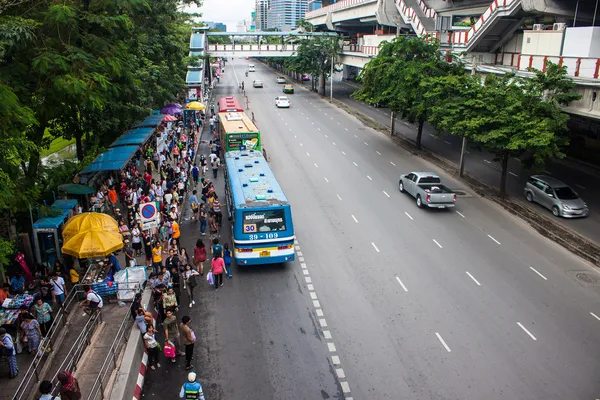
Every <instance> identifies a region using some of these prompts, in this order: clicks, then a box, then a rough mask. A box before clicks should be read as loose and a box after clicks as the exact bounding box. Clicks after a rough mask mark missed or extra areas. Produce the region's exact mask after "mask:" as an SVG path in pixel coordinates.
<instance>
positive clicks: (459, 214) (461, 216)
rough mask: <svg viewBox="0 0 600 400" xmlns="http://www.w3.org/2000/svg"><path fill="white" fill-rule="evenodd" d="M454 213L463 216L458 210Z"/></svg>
mask: <svg viewBox="0 0 600 400" xmlns="http://www.w3.org/2000/svg"><path fill="white" fill-rule="evenodd" d="M456 213H457V214H458V215H460V216H461V217H463V218H464V217H465V216H464V215H462V214H461V213H460V212H458V211H457V212H456Z"/></svg>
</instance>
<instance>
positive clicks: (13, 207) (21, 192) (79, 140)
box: [0, 0, 201, 258]
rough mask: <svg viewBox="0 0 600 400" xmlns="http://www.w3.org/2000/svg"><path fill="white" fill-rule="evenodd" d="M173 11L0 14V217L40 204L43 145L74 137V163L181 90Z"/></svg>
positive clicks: (70, 0) (51, 8) (67, 3)
mask: <svg viewBox="0 0 600 400" xmlns="http://www.w3.org/2000/svg"><path fill="white" fill-rule="evenodd" d="M183 3H195V4H197V5H201V1H200V0H186V1H183ZM180 5H181V2H180V1H178V0H163V1H150V0H120V1H112V0H111V1H109V0H96V1H90V0H64V1H61V2H48V1H41V2H33V3H31V2H24V1H18V0H13V1H10V2H4V3H3V5H2V6H0V96H1V98H2V102H1V105H0V118H1V120H2V121H3V124H2V127H0V179H1V180H2V182H3V185H2V188H3V190H1V191H0V212H3V213H6V212H11V213H12V212H19V211H25V210H27V208H28V207H29V205H34V206H35V205H36V203H37V202H38V201H39V200H40V198H39V196H40V193H39V189H40V188H41V187H43V186H44V185H43V184H42V181H43V179H44V177H43V176H42V174H41V173H40V151H41V150H42V149H43V148H45V147H47V146H49V144H50V141H51V140H52V139H53V138H65V139H75V143H76V147H77V158H78V159H79V160H80V161H83V160H84V159H85V158H86V157H87V156H90V157H91V156H94V155H95V151H97V150H98V149H101V148H102V147H103V146H106V145H107V144H108V143H110V142H111V141H113V140H114V139H115V138H116V137H117V136H119V135H120V134H121V133H122V132H123V131H125V130H126V129H128V128H129V127H130V126H131V125H132V124H133V123H134V122H136V121H138V120H140V119H141V118H143V117H145V116H147V115H148V114H149V113H150V112H151V110H153V109H155V108H159V107H161V106H162V105H164V104H165V103H167V102H170V101H172V100H175V98H176V96H177V95H178V94H180V93H182V92H183V90H184V88H185V74H186V67H187V65H188V57H187V55H188V51H189V49H188V43H189V37H190V33H191V24H189V16H188V15H187V14H184V13H183V12H181V11H180V10H179V8H180ZM82 166H83V165H82ZM59 183H60V182H59ZM63 183H64V182H63ZM0 244H1V243H0ZM0 248H5V247H4V246H0ZM0 258H2V254H0Z"/></svg>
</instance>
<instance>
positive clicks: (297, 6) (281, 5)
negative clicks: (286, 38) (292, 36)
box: [267, 0, 308, 31]
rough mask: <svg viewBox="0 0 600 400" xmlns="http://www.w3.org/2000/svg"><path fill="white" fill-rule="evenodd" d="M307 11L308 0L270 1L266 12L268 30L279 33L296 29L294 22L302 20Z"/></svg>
mask: <svg viewBox="0 0 600 400" xmlns="http://www.w3.org/2000/svg"><path fill="white" fill-rule="evenodd" d="M307 10H308V0H271V4H270V5H269V11H268V12H267V25H268V27H269V29H273V28H277V29H278V30H279V31H290V30H292V29H296V22H297V21H298V20H299V19H301V18H304V15H305V14H306V12H307Z"/></svg>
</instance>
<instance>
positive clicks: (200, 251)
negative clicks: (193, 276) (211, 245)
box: [194, 239, 206, 276]
mask: <svg viewBox="0 0 600 400" xmlns="http://www.w3.org/2000/svg"><path fill="white" fill-rule="evenodd" d="M204 261H206V246H204V242H203V241H202V239H198V240H196V245H195V246H194V266H195V267H196V271H199V272H200V276H203V275H204Z"/></svg>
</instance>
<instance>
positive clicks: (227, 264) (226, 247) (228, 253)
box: [223, 243, 233, 279]
mask: <svg viewBox="0 0 600 400" xmlns="http://www.w3.org/2000/svg"><path fill="white" fill-rule="evenodd" d="M223 261H225V271H226V272H227V279H231V278H233V275H232V274H231V250H229V245H228V244H227V243H225V244H224V245H223Z"/></svg>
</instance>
